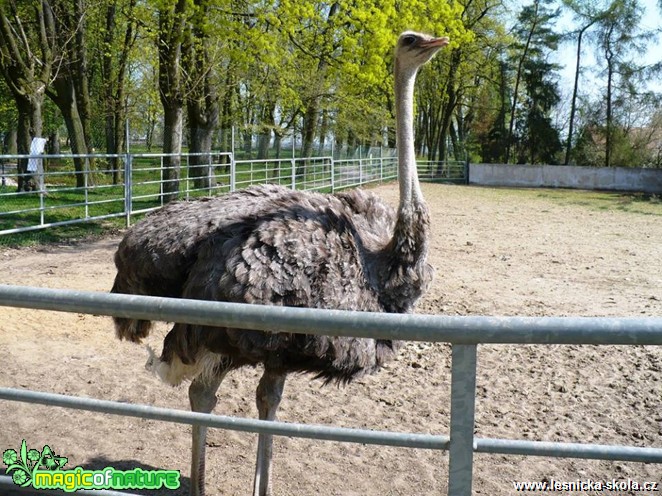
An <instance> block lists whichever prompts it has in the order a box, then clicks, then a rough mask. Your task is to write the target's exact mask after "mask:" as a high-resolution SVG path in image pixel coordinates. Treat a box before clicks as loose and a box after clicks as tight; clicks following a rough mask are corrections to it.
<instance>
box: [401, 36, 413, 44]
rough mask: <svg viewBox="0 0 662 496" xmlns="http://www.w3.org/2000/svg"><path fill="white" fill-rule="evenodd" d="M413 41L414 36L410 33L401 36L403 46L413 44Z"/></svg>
mask: <svg viewBox="0 0 662 496" xmlns="http://www.w3.org/2000/svg"><path fill="white" fill-rule="evenodd" d="M415 41H416V36H413V35H411V34H410V35H407V36H405V37H403V38H402V44H403V45H404V46H409V45H413V44H414V42H415Z"/></svg>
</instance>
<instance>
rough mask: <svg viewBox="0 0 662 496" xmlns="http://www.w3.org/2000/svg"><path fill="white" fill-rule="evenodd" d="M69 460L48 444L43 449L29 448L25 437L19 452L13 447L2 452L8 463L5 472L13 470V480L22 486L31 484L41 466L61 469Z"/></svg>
mask: <svg viewBox="0 0 662 496" xmlns="http://www.w3.org/2000/svg"><path fill="white" fill-rule="evenodd" d="M68 461H69V459H68V458H67V457H65V456H57V455H56V454H55V453H54V452H53V450H51V448H50V447H49V446H48V445H44V447H43V449H42V450H41V451H39V450H36V449H31V450H28V446H27V444H26V443H25V439H23V442H22V443H21V448H20V450H19V451H18V453H17V452H16V450H13V449H8V450H5V451H4V452H3V453H2V462H3V463H4V464H5V465H7V470H5V473H6V474H9V473H12V472H13V473H12V480H13V481H14V483H15V484H16V485H18V486H21V487H25V486H28V485H30V483H31V481H32V478H33V475H34V473H35V472H36V471H37V470H39V469H40V468H41V467H44V468H46V469H47V470H60V469H62V467H64V466H65V465H66V464H67V462H68Z"/></svg>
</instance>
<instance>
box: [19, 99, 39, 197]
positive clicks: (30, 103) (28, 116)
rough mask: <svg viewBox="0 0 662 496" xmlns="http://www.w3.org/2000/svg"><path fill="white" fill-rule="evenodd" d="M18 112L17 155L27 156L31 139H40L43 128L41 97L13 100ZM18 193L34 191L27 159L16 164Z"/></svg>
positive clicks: (33, 182)
mask: <svg viewBox="0 0 662 496" xmlns="http://www.w3.org/2000/svg"><path fill="white" fill-rule="evenodd" d="M15 101H16V107H17V110H18V126H17V129H16V148H17V151H18V154H19V155H28V154H29V153H30V145H31V144H32V138H34V137H40V136H41V132H42V127H43V121H42V114H41V107H42V104H43V95H41V94H36V95H31V96H28V97H26V98H15ZM17 172H18V174H19V176H18V181H17V182H18V191H35V190H36V188H37V183H36V180H35V178H34V177H32V176H28V175H27V173H28V159H20V160H19V161H18V163H17Z"/></svg>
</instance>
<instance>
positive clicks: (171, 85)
mask: <svg viewBox="0 0 662 496" xmlns="http://www.w3.org/2000/svg"><path fill="white" fill-rule="evenodd" d="M187 9H188V2H187V0H177V1H176V3H175V4H174V6H172V7H170V6H167V5H166V6H163V8H162V9H161V10H159V34H158V52H159V97H160V98H161V104H162V105H163V127H164V129H163V153H164V154H166V155H165V157H164V158H163V181H164V183H163V200H164V201H166V202H170V201H173V200H176V199H177V196H178V193H179V178H180V168H181V153H182V126H183V122H182V120H183V106H184V97H183V84H182V68H181V55H182V41H183V37H184V26H185V17H186V12H187Z"/></svg>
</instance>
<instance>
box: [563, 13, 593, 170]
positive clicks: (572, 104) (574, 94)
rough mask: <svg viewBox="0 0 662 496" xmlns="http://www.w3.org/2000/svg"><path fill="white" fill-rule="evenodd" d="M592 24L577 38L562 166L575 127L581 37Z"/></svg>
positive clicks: (567, 155)
mask: <svg viewBox="0 0 662 496" xmlns="http://www.w3.org/2000/svg"><path fill="white" fill-rule="evenodd" d="M592 25H593V23H591V24H588V25H586V26H584V27H582V29H581V30H580V31H579V36H578V37H577V63H576V65H575V83H574V85H573V88H572V100H571V102H570V121H569V123H568V141H567V143H566V147H565V161H564V165H568V164H569V163H570V151H571V150H572V135H573V133H574V126H575V112H576V111H577V92H578V91H579V70H580V68H581V61H580V59H581V55H582V37H583V36H584V32H585V31H586V30H587V29H588V28H590V27H591V26H592Z"/></svg>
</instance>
